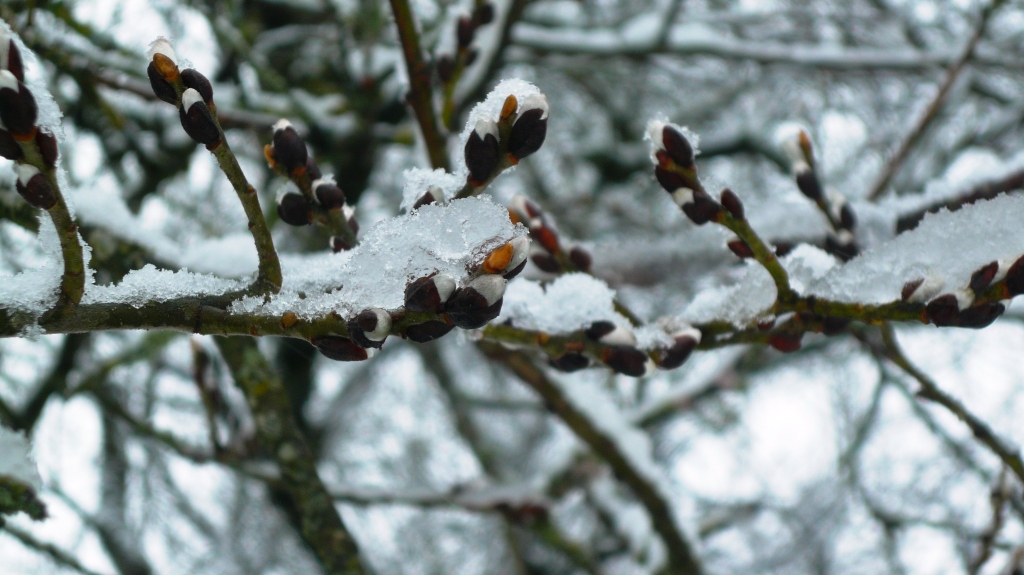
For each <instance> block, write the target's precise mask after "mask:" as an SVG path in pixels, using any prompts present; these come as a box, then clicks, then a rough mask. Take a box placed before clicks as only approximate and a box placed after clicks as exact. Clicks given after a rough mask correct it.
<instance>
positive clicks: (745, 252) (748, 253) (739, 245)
mask: <svg viewBox="0 0 1024 575" xmlns="http://www.w3.org/2000/svg"><path fill="white" fill-rule="evenodd" d="M725 245H727V246H728V247H729V251H731V252H732V253H734V254H736V255H737V256H738V257H740V258H743V259H747V258H752V257H754V250H752V249H750V246H748V245H747V242H745V241H743V240H740V239H735V240H732V241H731V242H729V243H727V244H725Z"/></svg>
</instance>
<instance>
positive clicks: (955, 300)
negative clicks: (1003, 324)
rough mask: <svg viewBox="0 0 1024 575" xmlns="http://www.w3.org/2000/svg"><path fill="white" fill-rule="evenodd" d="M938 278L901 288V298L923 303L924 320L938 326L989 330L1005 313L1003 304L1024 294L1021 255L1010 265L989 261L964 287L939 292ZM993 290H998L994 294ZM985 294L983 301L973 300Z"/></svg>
mask: <svg viewBox="0 0 1024 575" xmlns="http://www.w3.org/2000/svg"><path fill="white" fill-rule="evenodd" d="M943 287H944V282H943V281H942V279H941V278H937V277H930V278H919V279H916V280H913V281H910V282H907V283H906V284H905V285H904V286H903V290H902V293H901V294H900V297H901V299H902V300H903V301H905V302H908V303H919V304H920V303H923V304H925V307H924V319H925V320H926V321H928V322H930V323H933V324H935V325H936V326H939V327H951V326H957V327H966V328H974V329H981V328H984V327H988V326H989V325H991V324H992V322H994V321H995V320H996V319H998V318H999V316H1001V315H1002V314H1003V312H1004V311H1006V305H1005V304H1004V303H1003V301H992V300H1008V299H1011V298H1014V297H1016V296H1018V295H1021V294H1024V256H1021V257H1020V258H1018V259H1017V260H1016V261H1014V262H1013V263H1010V262H1006V261H999V262H989V263H988V264H985V265H984V266H982V267H980V268H978V269H977V270H976V271H975V272H974V273H973V274H972V275H971V281H970V283H969V284H968V286H967V287H965V288H963V289H959V290H956V291H954V292H950V293H941V292H942V288H943ZM992 288H997V290H996V291H995V292H994V293H992V292H993V289H992ZM982 294H985V296H986V297H985V298H984V299H983V301H976V300H977V299H978V298H979V296H980V295H982Z"/></svg>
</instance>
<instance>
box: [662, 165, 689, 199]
mask: <svg viewBox="0 0 1024 575" xmlns="http://www.w3.org/2000/svg"><path fill="white" fill-rule="evenodd" d="M654 177H655V178H657V179H658V183H659V184H661V187H662V188H663V189H664V190H665V191H666V192H668V193H670V194H671V193H672V192H674V191H676V190H678V189H679V188H688V187H689V186H687V185H686V180H684V179H683V177H682V176H680V175H679V174H677V173H675V172H670V171H668V170H666V169H664V168H662V167H661V166H654Z"/></svg>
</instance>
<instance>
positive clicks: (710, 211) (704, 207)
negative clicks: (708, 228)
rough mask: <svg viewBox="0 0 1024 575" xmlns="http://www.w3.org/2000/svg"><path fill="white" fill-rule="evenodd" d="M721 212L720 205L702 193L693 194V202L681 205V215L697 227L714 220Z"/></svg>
mask: <svg viewBox="0 0 1024 575" xmlns="http://www.w3.org/2000/svg"><path fill="white" fill-rule="evenodd" d="M721 212H722V205H721V204H719V203H718V202H716V201H715V200H712V199H711V197H710V196H708V195H707V194H703V193H695V194H694V195H693V202H692V203H689V204H685V205H683V213H684V214H686V217H688V218H690V220H691V221H692V222H693V223H695V224H697V225H698V226H700V225H704V224H706V223H708V222H710V221H712V220H714V219H716V218H717V217H718V214H720V213H721Z"/></svg>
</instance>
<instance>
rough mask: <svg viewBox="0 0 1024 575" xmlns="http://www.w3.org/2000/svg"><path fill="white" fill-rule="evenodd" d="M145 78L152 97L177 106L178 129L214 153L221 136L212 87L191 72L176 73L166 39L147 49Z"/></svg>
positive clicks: (172, 51)
mask: <svg viewBox="0 0 1024 575" xmlns="http://www.w3.org/2000/svg"><path fill="white" fill-rule="evenodd" d="M149 58H150V62H149V66H147V68H146V74H147V75H148V76H149V85H150V86H151V87H152V88H153V93H154V94H156V97H157V98H160V99H161V100H163V101H164V102H167V103H168V104H171V105H172V106H177V108H178V119H179V120H180V121H181V127H182V128H183V129H184V130H185V133H186V134H188V136H189V137H190V138H192V139H193V140H195V141H196V142H198V143H200V144H203V145H204V146H206V148H207V149H208V150H211V151H212V150H214V149H216V148H217V146H219V145H220V143H221V141H223V138H224V134H223V132H222V131H221V128H220V124H219V123H218V122H217V119H216V117H215V115H214V114H216V112H217V106H216V105H215V104H214V103H213V85H212V84H210V80H208V79H207V78H206V76H204V75H202V74H201V73H199V72H198V71H196V70H193V69H192V68H187V69H185V70H179V69H178V63H177V55H176V54H175V53H174V47H173V46H171V43H170V42H169V41H167V39H166V38H158V39H157V40H156V41H155V42H153V44H152V45H150V47H149Z"/></svg>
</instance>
